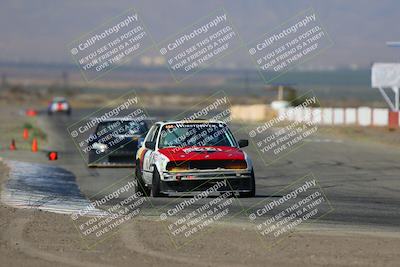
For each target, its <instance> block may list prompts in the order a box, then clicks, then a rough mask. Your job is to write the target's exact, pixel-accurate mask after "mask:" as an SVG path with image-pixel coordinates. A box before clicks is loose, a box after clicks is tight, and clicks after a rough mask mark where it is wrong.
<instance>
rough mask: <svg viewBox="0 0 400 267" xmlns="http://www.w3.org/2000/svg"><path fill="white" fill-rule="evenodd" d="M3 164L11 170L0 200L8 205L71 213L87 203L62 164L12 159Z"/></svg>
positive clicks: (92, 213)
mask: <svg viewBox="0 0 400 267" xmlns="http://www.w3.org/2000/svg"><path fill="white" fill-rule="evenodd" d="M5 164H6V165H7V166H8V168H9V170H10V171H9V179H8V181H7V182H6V184H5V185H4V187H3V190H2V194H1V200H2V202H3V203H5V204H7V205H9V206H12V207H15V208H27V209H40V210H44V211H49V212H54V213H63V214H72V213H76V212H79V211H80V210H82V209H85V208H86V207H87V206H88V205H89V204H90V202H89V201H88V200H87V199H86V198H85V196H84V195H83V194H82V193H81V191H80V190H79V187H78V185H77V184H76V179H75V176H74V175H73V174H72V173H71V172H69V171H67V170H65V169H63V168H60V167H57V166H52V165H46V164H37V163H27V162H19V161H11V160H10V161H8V160H7V161H5ZM89 213H90V214H87V216H102V215H104V214H105V212H104V211H101V210H98V209H93V210H90V212H89Z"/></svg>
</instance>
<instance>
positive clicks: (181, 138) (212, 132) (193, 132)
mask: <svg viewBox="0 0 400 267" xmlns="http://www.w3.org/2000/svg"><path fill="white" fill-rule="evenodd" d="M188 146H230V147H235V146H236V142H235V139H234V138H233V136H232V133H231V132H230V131H229V129H228V127H227V126H226V125H225V124H220V123H182V124H167V125H165V126H164V127H163V128H162V130H161V137H160V142H159V147H160V148H165V147H188Z"/></svg>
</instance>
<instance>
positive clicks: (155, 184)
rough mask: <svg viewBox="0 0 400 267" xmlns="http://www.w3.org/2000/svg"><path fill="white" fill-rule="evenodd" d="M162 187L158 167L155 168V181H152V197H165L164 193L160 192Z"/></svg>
mask: <svg viewBox="0 0 400 267" xmlns="http://www.w3.org/2000/svg"><path fill="white" fill-rule="evenodd" d="M160 189H161V179H160V174H159V173H158V171H157V169H156V168H154V172H153V181H152V185H151V196H152V197H163V196H165V194H164V193H161V192H160Z"/></svg>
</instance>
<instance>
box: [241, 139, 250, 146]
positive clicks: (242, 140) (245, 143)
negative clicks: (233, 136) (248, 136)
mask: <svg viewBox="0 0 400 267" xmlns="http://www.w3.org/2000/svg"><path fill="white" fill-rule="evenodd" d="M238 143H239V147H246V146H248V145H249V140H245V139H241V140H239V142H238Z"/></svg>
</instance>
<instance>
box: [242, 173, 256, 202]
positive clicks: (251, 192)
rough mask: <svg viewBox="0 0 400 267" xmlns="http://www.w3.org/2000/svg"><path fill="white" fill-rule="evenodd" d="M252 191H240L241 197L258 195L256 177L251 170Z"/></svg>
mask: <svg viewBox="0 0 400 267" xmlns="http://www.w3.org/2000/svg"><path fill="white" fill-rule="evenodd" d="M250 179H251V180H250V191H249V192H244V193H240V197H255V196H256V179H255V177H254V171H251V178H250Z"/></svg>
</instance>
